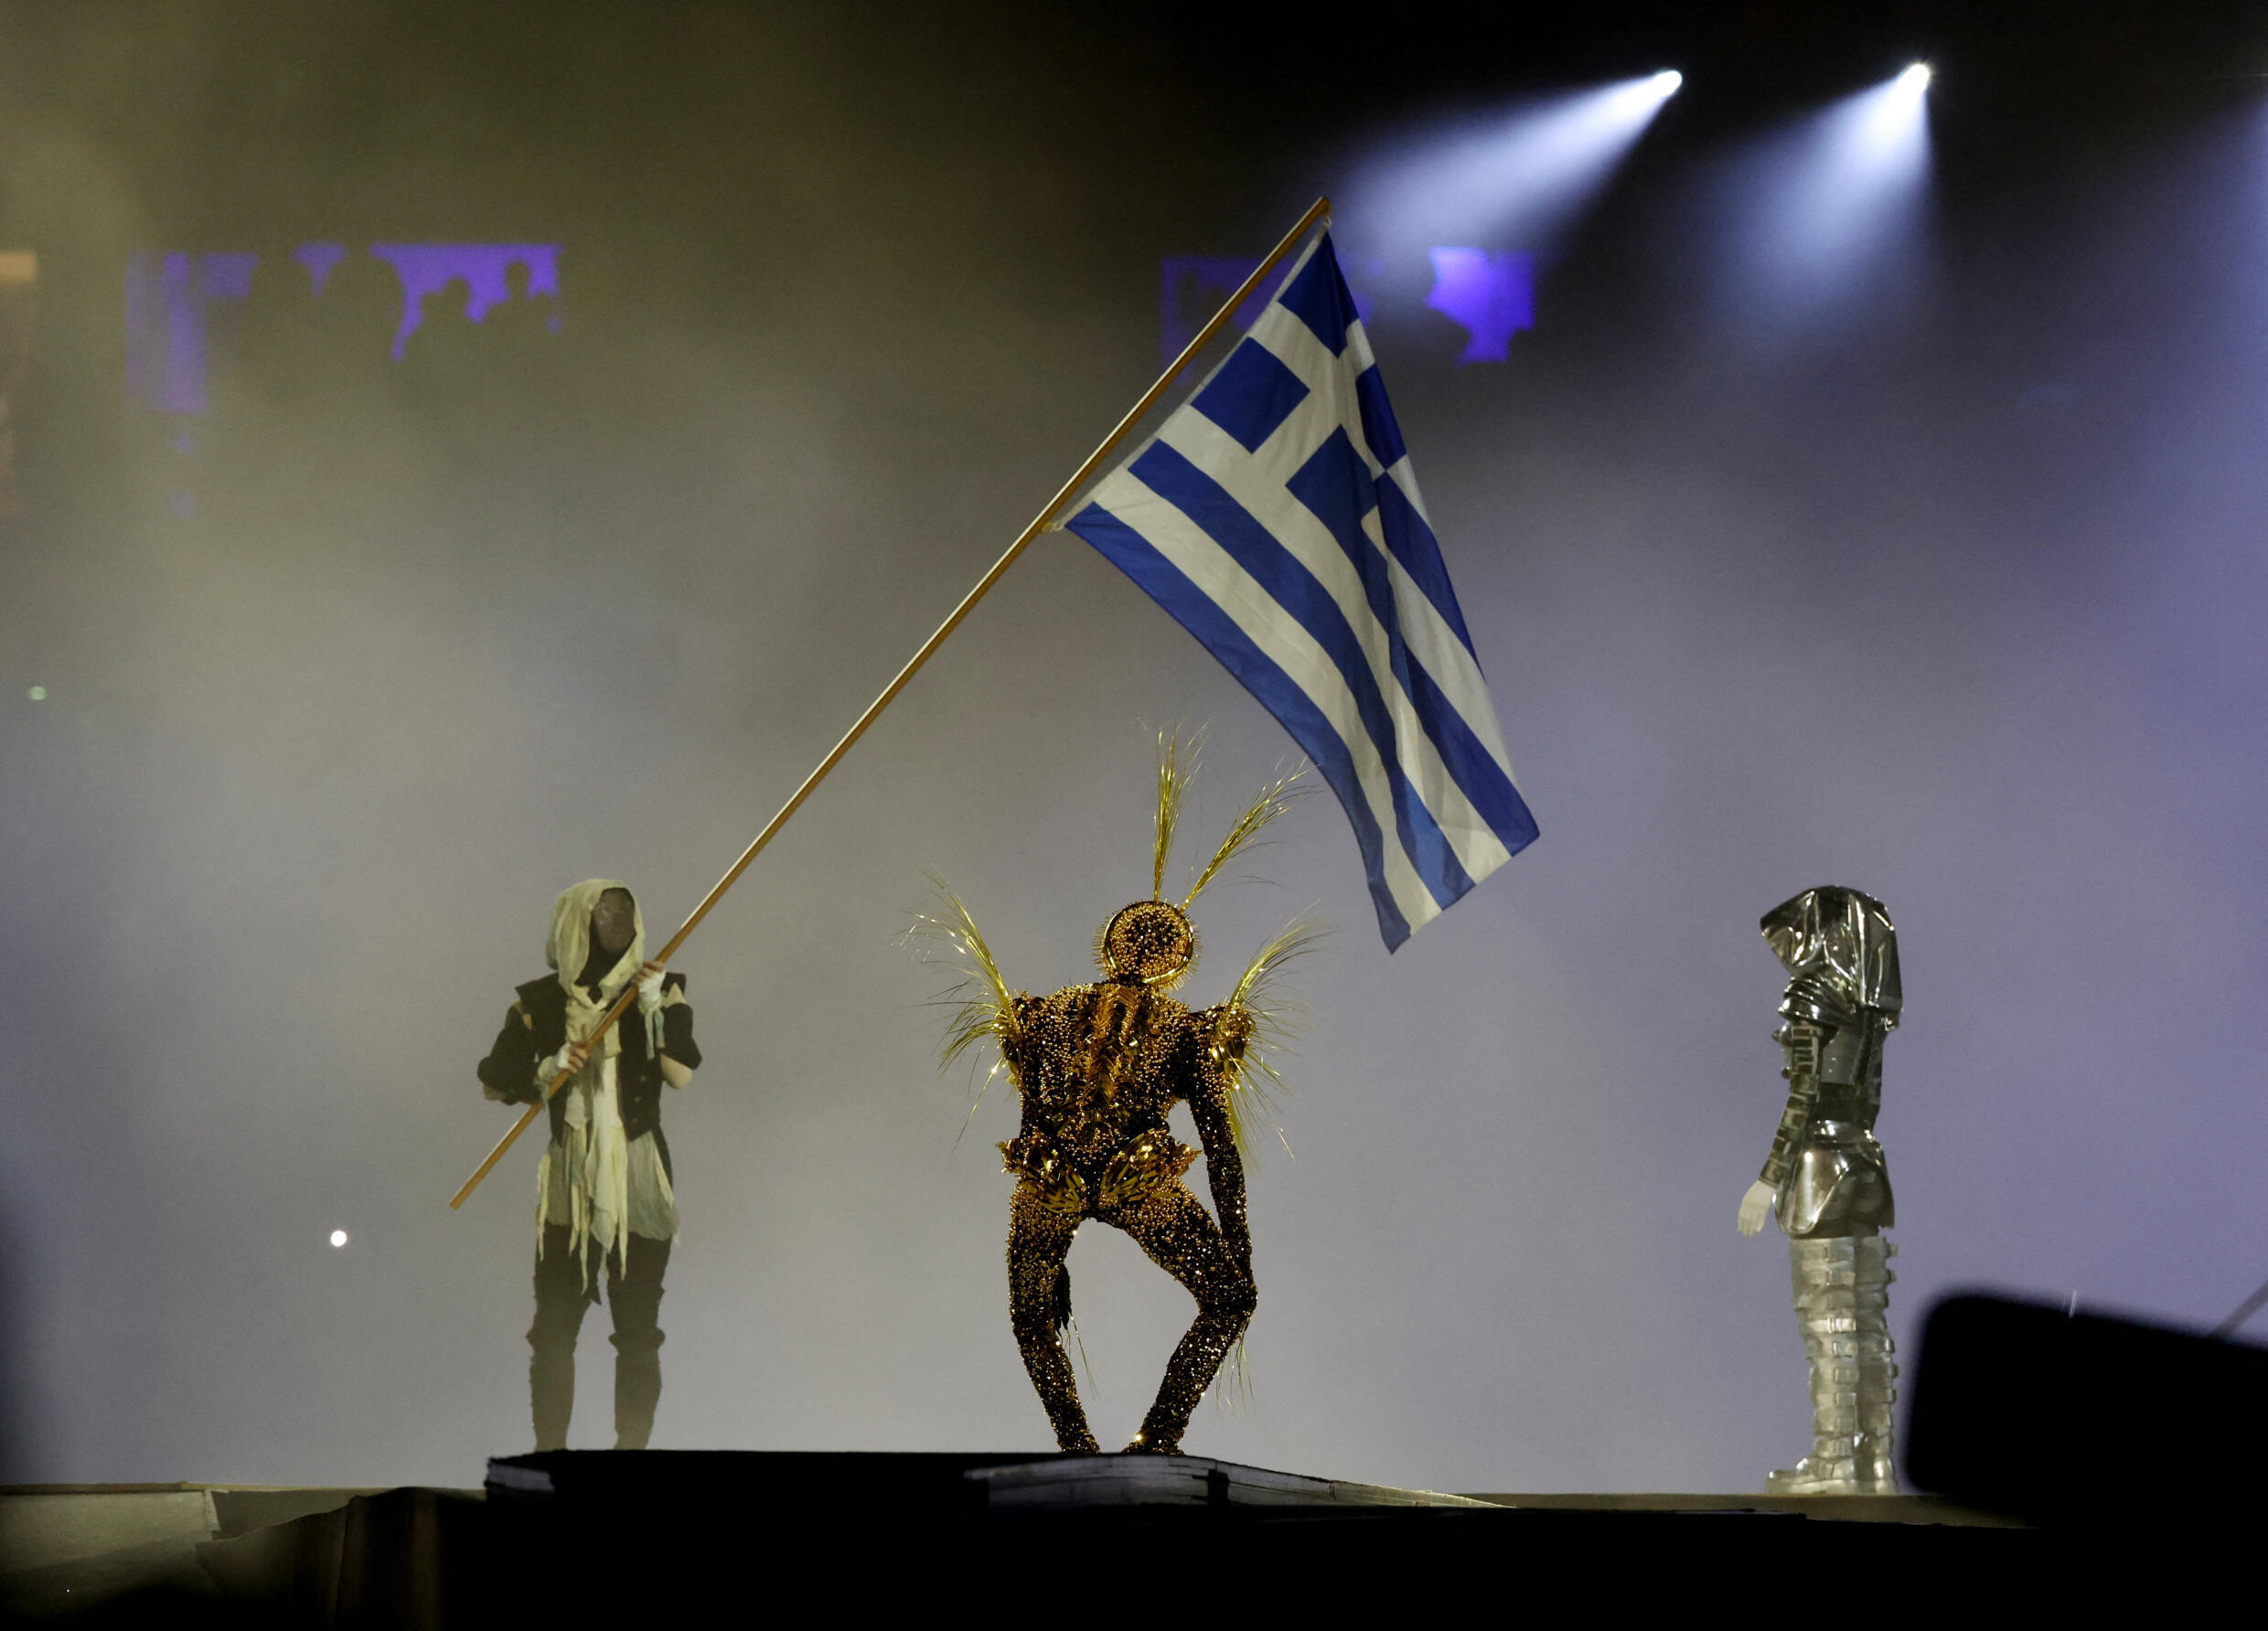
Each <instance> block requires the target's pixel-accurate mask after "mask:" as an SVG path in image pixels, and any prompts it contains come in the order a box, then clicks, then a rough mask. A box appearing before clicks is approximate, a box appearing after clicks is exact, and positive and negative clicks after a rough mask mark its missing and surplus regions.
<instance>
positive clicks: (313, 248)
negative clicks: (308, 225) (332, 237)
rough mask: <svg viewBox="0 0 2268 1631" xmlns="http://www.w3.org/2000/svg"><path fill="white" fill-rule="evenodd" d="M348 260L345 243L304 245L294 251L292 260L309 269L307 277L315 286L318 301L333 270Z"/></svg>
mask: <svg viewBox="0 0 2268 1631" xmlns="http://www.w3.org/2000/svg"><path fill="white" fill-rule="evenodd" d="M346 258H347V246H346V245H345V244H343V243H303V244H301V245H300V246H299V247H298V248H297V249H295V250H294V251H292V259H293V260H294V261H298V262H299V263H300V264H301V265H302V266H304V267H305V268H306V269H307V277H308V279H309V281H310V282H313V283H314V284H315V293H316V297H317V298H318V299H319V298H321V296H322V293H323V285H324V283H325V282H326V280H327V279H328V278H329V277H330V275H331V268H332V267H334V266H337V264H338V263H339V262H340V261H344V260H345V259H346Z"/></svg>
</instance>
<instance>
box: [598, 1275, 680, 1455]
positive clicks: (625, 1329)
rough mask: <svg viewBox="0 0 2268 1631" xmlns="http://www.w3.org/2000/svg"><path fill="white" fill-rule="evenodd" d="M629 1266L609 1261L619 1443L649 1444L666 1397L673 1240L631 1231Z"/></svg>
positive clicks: (623, 1447)
mask: <svg viewBox="0 0 2268 1631" xmlns="http://www.w3.org/2000/svg"><path fill="white" fill-rule="evenodd" d="M629 1239H630V1246H629V1258H630V1266H629V1272H628V1273H627V1274H625V1273H624V1272H623V1271H622V1269H621V1267H620V1265H619V1263H617V1261H616V1260H615V1259H614V1258H611V1257H610V1258H608V1259H607V1261H606V1300H607V1302H608V1303H610V1304H612V1305H613V1306H614V1312H615V1336H614V1343H615V1449H617V1450H643V1449H644V1448H645V1447H646V1441H647V1439H649V1438H651V1437H652V1436H653V1433H654V1408H655V1406H657V1405H658V1404H659V1403H660V1402H661V1343H662V1330H661V1325H660V1320H661V1283H662V1276H663V1275H664V1274H667V1273H668V1271H669V1242H668V1241H657V1240H649V1239H647V1237H646V1236H645V1235H642V1234H634V1235H632V1236H630V1237H629Z"/></svg>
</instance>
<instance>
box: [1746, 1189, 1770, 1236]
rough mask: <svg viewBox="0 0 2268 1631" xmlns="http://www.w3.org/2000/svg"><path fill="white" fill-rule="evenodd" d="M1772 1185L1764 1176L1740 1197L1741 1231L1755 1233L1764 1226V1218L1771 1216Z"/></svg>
mask: <svg viewBox="0 0 2268 1631" xmlns="http://www.w3.org/2000/svg"><path fill="white" fill-rule="evenodd" d="M1771 1210H1772V1187H1771V1185H1770V1184H1768V1183H1766V1182H1765V1181H1764V1180H1763V1179H1762V1178H1758V1179H1757V1180H1756V1181H1755V1182H1754V1183H1752V1184H1750V1185H1749V1192H1748V1193H1747V1194H1746V1195H1743V1196H1742V1197H1741V1198H1740V1232H1741V1233H1742V1234H1754V1233H1755V1232H1756V1231H1758V1230H1760V1229H1761V1228H1763V1227H1764V1220H1765V1219H1767V1218H1769V1217H1771Z"/></svg>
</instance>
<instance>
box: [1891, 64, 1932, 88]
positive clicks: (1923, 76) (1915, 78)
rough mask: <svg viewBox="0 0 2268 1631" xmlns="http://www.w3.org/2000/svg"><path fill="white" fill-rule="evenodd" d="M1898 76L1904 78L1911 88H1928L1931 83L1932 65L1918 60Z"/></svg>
mask: <svg viewBox="0 0 2268 1631" xmlns="http://www.w3.org/2000/svg"><path fill="white" fill-rule="evenodd" d="M1898 77H1899V79H1901V80H1904V81H1905V82H1906V84H1907V86H1908V88H1909V89H1910V90H1914V91H1921V90H1926V89H1927V88H1928V86H1929V83H1930V65H1929V64H1928V63H1926V62H1917V63H1915V64H1914V65H1913V66H1912V67H1911V68H1909V69H1907V70H1906V71H1905V72H1904V73H1902V74H1900V75H1899V76H1898Z"/></svg>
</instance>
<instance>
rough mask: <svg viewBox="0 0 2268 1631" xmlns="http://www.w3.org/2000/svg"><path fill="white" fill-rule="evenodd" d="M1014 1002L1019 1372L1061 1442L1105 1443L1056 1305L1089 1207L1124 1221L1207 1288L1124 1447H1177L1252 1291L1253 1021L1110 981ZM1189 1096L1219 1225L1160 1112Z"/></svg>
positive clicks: (1105, 1218) (1011, 1146)
mask: <svg viewBox="0 0 2268 1631" xmlns="http://www.w3.org/2000/svg"><path fill="white" fill-rule="evenodd" d="M1168 910H1171V908H1168ZM1014 1004H1015V1015H1016V1031H1017V1035H1016V1037H1015V1039H1014V1040H1013V1041H1012V1042H1010V1043H1008V1044H1007V1045H1006V1046H1004V1047H1003V1048H1002V1050H1001V1051H1002V1052H1003V1054H1004V1055H1005V1056H1006V1057H1007V1059H1008V1062H1009V1068H1010V1070H1011V1071H1013V1072H1014V1074H1015V1079H1016V1082H1017V1083H1018V1085H1019V1086H1020V1087H1021V1088H1022V1096H1023V1125H1022V1129H1021V1130H1020V1131H1019V1132H1018V1134H1017V1135H1016V1137H1015V1139H1014V1140H1013V1141H1012V1142H1011V1143H1008V1144H1004V1145H1002V1146H1000V1153H1001V1155H1002V1157H1004V1158H1005V1160H1006V1163H1007V1167H1008V1170H1009V1171H1011V1173H1014V1174H1015V1175H1016V1176H1017V1178H1020V1179H1021V1180H1022V1181H1021V1182H1020V1183H1019V1184H1018V1185H1017V1186H1016V1195H1015V1199H1014V1200H1013V1201H1012V1202H1011V1207H1010V1223H1009V1233H1008V1276H1009V1314H1010V1318H1011V1321H1012V1322H1013V1324H1014V1327H1015V1332H1016V1345H1017V1347H1018V1348H1019V1349H1022V1353H1023V1362H1024V1369H1025V1370H1028V1371H1029V1372H1030V1373H1031V1376H1032V1386H1033V1387H1034V1388H1036V1389H1037V1390H1038V1391H1039V1394H1040V1399H1041V1402H1043V1404H1044V1405H1045V1406H1046V1407H1047V1415H1048V1420H1049V1421H1050V1423H1053V1424H1054V1429H1055V1439H1056V1443H1057V1444H1060V1445H1061V1446H1062V1447H1063V1448H1064V1449H1066V1450H1087V1451H1092V1450H1094V1449H1096V1448H1097V1444H1096V1442H1095V1437H1094V1434H1092V1433H1090V1432H1089V1431H1088V1430H1087V1424H1086V1412H1085V1411H1084V1410H1082V1409H1081V1407H1080V1404H1079V1393H1078V1388H1077V1385H1076V1384H1075V1381H1074V1380H1073V1378H1072V1373H1071V1361H1070V1359H1069V1356H1067V1355H1066V1354H1065V1353H1064V1347H1063V1341H1062V1338H1061V1337H1060V1336H1059V1335H1058V1331H1059V1328H1060V1327H1059V1321H1058V1317H1057V1316H1058V1312H1059V1310H1060V1311H1061V1313H1062V1314H1063V1315H1064V1317H1067V1316H1068V1304H1069V1295H1068V1291H1069V1288H1068V1285H1066V1284H1064V1282H1065V1281H1066V1280H1067V1275H1066V1274H1065V1273H1064V1254H1065V1253H1068V1252H1069V1251H1070V1249H1071V1237H1072V1235H1073V1234H1074V1233H1075V1231H1077V1229H1078V1227H1079V1225H1080V1224H1081V1223H1082V1222H1083V1221H1086V1219H1088V1218H1094V1219H1097V1220H1098V1221H1102V1222H1105V1223H1108V1224H1110V1225H1111V1226H1112V1227H1114V1228H1117V1229H1123V1230H1124V1231H1126V1232H1127V1233H1128V1234H1129V1235H1131V1236H1132V1237H1133V1238H1134V1242H1135V1243H1136V1244H1137V1245H1139V1246H1140V1247H1141V1249H1142V1250H1143V1251H1144V1252H1146V1253H1149V1254H1150V1261H1152V1262H1153V1263H1156V1264H1157V1265H1158V1266H1159V1267H1160V1268H1161V1269H1163V1270H1165V1271H1166V1273H1168V1274H1171V1275H1172V1276H1173V1277H1174V1278H1175V1279H1176V1280H1179V1281H1180V1282H1181V1283H1182V1285H1184V1286H1186V1287H1187V1288H1188V1290H1189V1292H1190V1295H1193V1296H1194V1297H1195V1298H1196V1299H1197V1317H1196V1319H1195V1321H1194V1322H1193V1324H1192V1325H1191V1326H1190V1327H1189V1332H1188V1334H1187V1335H1186V1336H1184V1337H1183V1338H1182V1341H1181V1345H1180V1346H1179V1347H1178V1348H1176V1349H1174V1350H1173V1358H1172V1359H1171V1361H1170V1362H1169V1363H1168V1365H1167V1366H1166V1373H1165V1380H1164V1381H1163V1382H1162V1383H1161V1385H1160V1387H1159V1389H1158V1397H1157V1401H1156V1402H1154V1403H1153V1404H1152V1405H1151V1406H1150V1413H1149V1415H1148V1416H1147V1417H1146V1418H1145V1419H1144V1420H1143V1423H1142V1430H1141V1433H1140V1434H1139V1437H1137V1439H1136V1440H1135V1442H1134V1444H1133V1445H1131V1446H1129V1447H1131V1448H1140V1449H1156V1450H1166V1451H1171V1450H1174V1449H1178V1448H1179V1447H1180V1444H1181V1438H1182V1431H1183V1430H1184V1429H1185V1428H1186V1427H1187V1426H1188V1424H1189V1415H1190V1412H1191V1411H1193V1410H1194V1409H1195V1408H1196V1405H1197V1401H1198V1400H1199V1399H1200V1398H1202V1397H1203V1396H1204V1391H1205V1389H1206V1388H1207V1387H1209V1386H1210V1385H1212V1381H1213V1378H1214V1373H1215V1372H1216V1371H1217V1370H1219V1369H1220V1366H1221V1361H1222V1359H1225V1357H1226V1356H1227V1354H1228V1351H1229V1349H1231V1348H1232V1347H1233V1346H1235V1344H1236V1339H1237V1338H1239V1337H1241V1336H1242V1335H1243V1334H1244V1329H1245V1326H1246V1323H1247V1322H1248V1321H1249V1320H1250V1319H1251V1317H1252V1309H1253V1305H1254V1301H1255V1296H1256V1293H1255V1290H1254V1286H1253V1281H1252V1237H1251V1233H1250V1231H1249V1228H1248V1225H1247V1223H1246V1216H1245V1176H1244V1163H1243V1161H1242V1160H1241V1159H1240V1158H1239V1157H1238V1156H1237V1153H1236V1139H1235V1136H1234V1135H1233V1134H1232V1132H1231V1129H1230V1125H1229V1112H1228V1091H1229V1089H1228V1082H1227V1080H1226V1078H1225V1072H1224V1064H1225V1061H1229V1060H1230V1059H1231V1058H1232V1057H1233V1056H1240V1055H1241V1053H1242V1050H1243V1044H1244V1040H1245V1037H1246V1034H1247V1033H1248V1029H1249V1024H1248V1021H1246V1020H1245V1019H1244V1018H1243V1016H1242V1015H1241V1014H1240V1013H1238V1012H1237V1011H1236V1009H1234V1008H1232V1007H1227V1006H1224V1007H1219V1008H1209V1009H1206V1010H1205V1011H1204V1012H1203V1013H1197V1014H1193V1013H1191V1012H1190V1010H1189V1009H1187V1008H1185V1007H1182V1005H1181V1004H1180V1003H1178V1002H1175V1001H1174V1000H1173V999H1172V998H1171V997H1164V996H1161V995H1159V994H1157V993H1155V992H1152V991H1150V990H1148V989H1146V988H1145V987H1143V986H1139V985H1135V984H1129V983H1123V982H1119V981H1115V980H1102V981H1098V982H1097V983H1096V984H1094V985H1092V986H1070V987H1068V988H1067V989H1065V990H1062V991H1058V992H1056V993H1054V995H1053V996H1051V997H1023V996H1019V997H1016V998H1015V999H1014ZM1182 1101H1186V1102H1187V1103H1188V1104H1189V1107H1190V1112H1191V1114H1192V1115H1193V1117H1194V1118H1195V1120H1196V1124H1197V1135H1198V1137H1199V1139H1200V1140H1201V1141H1202V1143H1203V1145H1204V1157H1205V1176H1206V1178H1208V1179H1209V1180H1210V1188H1211V1189H1212V1191H1213V1207H1214V1211H1215V1212H1216V1213H1218V1214H1219V1221H1218V1222H1217V1223H1216V1222H1215V1221H1214V1219H1213V1218H1211V1217H1208V1216H1206V1214H1205V1210H1204V1207H1203V1206H1201V1205H1200V1204H1199V1203H1198V1200H1197V1198H1196V1197H1195V1196H1194V1195H1193V1194H1192V1193H1191V1192H1190V1190H1189V1189H1188V1187H1187V1186H1186V1185H1185V1184H1183V1183H1182V1174H1183V1173H1184V1172H1186V1171H1187V1170H1188V1169H1189V1167H1190V1164H1191V1163H1192V1162H1193V1161H1194V1160H1195V1159H1196V1152H1195V1151H1193V1150H1189V1149H1185V1148H1183V1147H1182V1146H1181V1144H1180V1143H1179V1142H1178V1141H1177V1140H1176V1139H1175V1138H1174V1136H1173V1135H1172V1134H1171V1132H1170V1131H1168V1129H1167V1126H1166V1116H1167V1114H1168V1112H1170V1111H1171V1109H1172V1108H1173V1106H1174V1104H1176V1103H1180V1102H1182Z"/></svg>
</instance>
